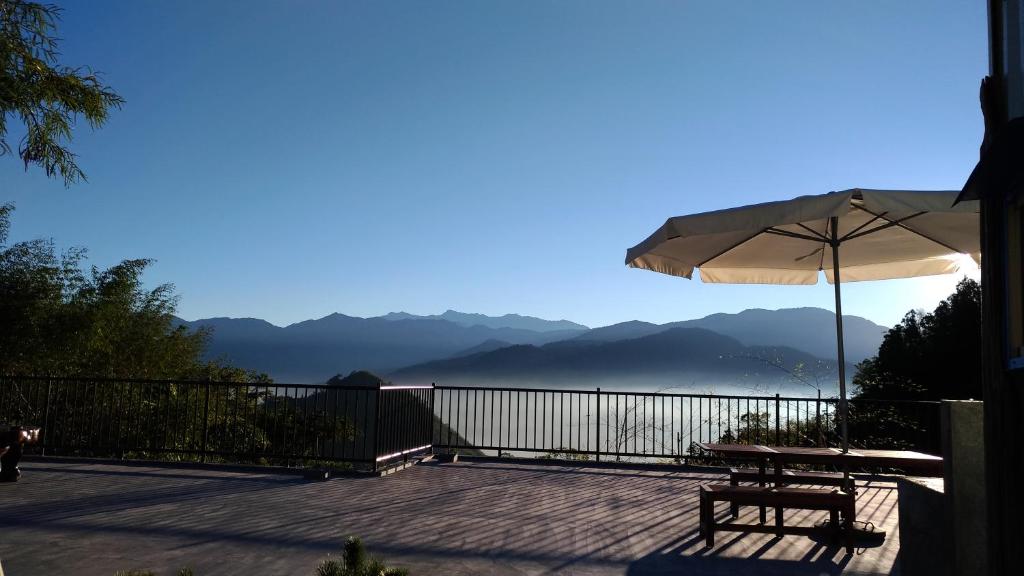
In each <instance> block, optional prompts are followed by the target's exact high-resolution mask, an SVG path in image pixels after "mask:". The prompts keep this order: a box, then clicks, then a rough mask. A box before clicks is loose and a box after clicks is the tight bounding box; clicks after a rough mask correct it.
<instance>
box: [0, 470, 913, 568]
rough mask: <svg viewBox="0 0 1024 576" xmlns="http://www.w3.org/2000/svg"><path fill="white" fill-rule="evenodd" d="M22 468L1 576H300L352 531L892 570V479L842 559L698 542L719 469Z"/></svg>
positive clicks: (518, 552) (409, 538) (443, 557)
mask: <svg viewBox="0 0 1024 576" xmlns="http://www.w3.org/2000/svg"><path fill="white" fill-rule="evenodd" d="M22 469H23V470H24V472H25V476H24V477H23V479H22V481H21V482H19V483H17V484H0V529H2V531H3V537H2V538H0V560H2V562H3V568H4V570H5V571H6V574H7V576H29V575H36V574H40V575H65V574H66V575H71V574H74V575H76V576H90V575H103V576H113V574H114V572H115V571H117V570H125V569H129V568H147V569H152V570H155V571H157V572H158V573H159V574H162V575H167V574H173V572H174V571H175V570H176V569H177V568H178V567H181V566H184V565H188V566H190V567H192V568H193V569H194V570H195V572H196V575H197V576H207V575H216V574H252V575H263V574H267V575H307V574H312V573H313V570H314V568H315V566H316V564H317V562H318V561H319V560H321V559H323V558H324V557H326V556H327V555H328V554H330V553H335V552H337V550H338V549H339V547H340V544H341V542H342V540H343V538H344V537H345V536H347V535H349V534H357V535H360V536H362V538H363V539H364V541H365V542H366V543H367V544H368V546H369V548H370V550H371V553H375V554H379V555H382V556H384V557H385V558H386V559H387V560H388V561H389V562H390V563H391V564H395V565H400V566H407V567H409V568H411V569H412V573H413V574H414V575H423V574H465V575H469V574H472V575H483V574H548V573H559V574H563V573H564V574H595V575H597V574H601V575H604V574H629V575H637V574H687V575H702V574H810V575H814V576H818V575H820V574H840V573H842V574H889V573H890V572H891V571H892V570H893V568H894V564H895V563H896V555H897V552H898V551H899V535H898V531H897V506H896V488H895V484H892V483H888V482H871V483H869V484H867V485H866V487H865V489H863V490H861V491H860V494H859V498H858V514H859V517H860V519H862V520H868V521H871V522H874V523H875V524H876V525H877V526H879V527H880V528H882V529H884V530H887V531H888V538H887V539H886V540H885V542H884V543H883V544H882V545H881V546H876V547H871V548H866V549H858V551H857V554H855V555H853V556H845V555H844V552H843V550H842V549H841V548H838V547H830V546H827V545H825V544H822V543H818V542H815V541H814V540H811V539H809V538H807V537H803V536H786V537H784V538H782V539H780V540H776V539H773V538H772V537H771V536H770V535H762V534H738V533H722V534H720V535H718V543H717V546H716V547H715V548H714V549H712V550H705V549H704V545H703V542H702V541H701V540H700V539H699V538H698V536H697V486H698V485H700V484H701V483H705V482H709V481H713V480H716V479H719V478H721V475H718V474H714V473H709V472H707V471H680V470H671V471H670V470H664V471H651V470H636V469H611V468H597V467H586V466H582V467H571V466H546V465H537V464H523V463H518V464H516V463H511V462H510V463H504V462H462V461H460V462H458V463H454V464H438V463H431V464H421V465H418V466H415V467H413V468H410V469H407V470H404V471H402V472H399V473H397V474H394V475H392V476H387V477H383V478H334V479H331V480H328V481H326V482H310V481H305V480H303V479H301V478H299V477H295V476H288V475H275V474H254V473H241V472H228V471H223V470H216V471H210V470H195V469H181V468H166V467H139V466H117V465H107V464H73V463H58V462H52V461H44V462H29V463H26V464H25V465H23V466H22ZM721 512H723V513H724V512H725V509H724V505H722V508H721ZM756 514H757V512H756V509H749V510H747V511H746V512H745V513H744V518H743V520H746V521H750V520H751V519H752V518H753V517H754V516H756ZM796 514H801V513H799V512H797V513H794V519H796V518H795V515H796ZM803 514H804V515H805V516H806V517H805V518H804V521H805V522H813V521H815V520H817V519H820V518H821V517H823V516H825V513H809V512H808V513H803Z"/></svg>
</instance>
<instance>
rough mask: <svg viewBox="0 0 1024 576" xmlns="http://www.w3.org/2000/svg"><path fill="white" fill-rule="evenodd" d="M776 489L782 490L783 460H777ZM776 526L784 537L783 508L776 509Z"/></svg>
mask: <svg viewBox="0 0 1024 576" xmlns="http://www.w3.org/2000/svg"><path fill="white" fill-rule="evenodd" d="M775 487H776V488H782V458H775ZM775 526H776V527H777V528H778V529H779V536H782V507H781V506H778V507H776V508H775Z"/></svg>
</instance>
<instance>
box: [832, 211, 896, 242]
mask: <svg viewBox="0 0 1024 576" xmlns="http://www.w3.org/2000/svg"><path fill="white" fill-rule="evenodd" d="M885 214H888V212H882V214H881V215H879V216H875V217H874V218H872V219H871V220H868V221H867V222H865V223H863V224H861V225H860V226H857V227H856V228H854V229H853V230H850V231H849V232H847V233H846V236H843V237H842V238H840V239H839V241H840V242H842V241H844V240H847V239H848V238H850V237H852V236H854V235H855V234H856V233H857V232H860V231H861V230H863V229H865V228H867V227H868V226H870V225H871V224H872V223H874V222H877V221H878V220H879V219H880V218H881V217H882V216H884V215H885Z"/></svg>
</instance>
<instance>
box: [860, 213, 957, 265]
mask: <svg viewBox="0 0 1024 576" xmlns="http://www.w3.org/2000/svg"><path fill="white" fill-rule="evenodd" d="M857 208H858V209H860V210H863V211H865V212H867V213H868V214H871V215H872V216H877V217H879V218H881V219H882V220H885V221H886V222H888V224H885V225H883V226H879V227H878V228H872V229H871V230H866V231H864V232H861V233H860V234H857V235H856V236H852V237H846V238H843V240H852V239H853V238H858V237H860V236H865V235H867V234H871V233H872V232H877V231H879V230H882V229H883V228H891V227H893V226H898V227H900V228H902V229H904V230H906V231H907V232H910V233H912V234H917V235H918V236H920V237H921V238H924V239H925V240H931V241H932V242H935V243H936V244H938V245H939V246H942V247H943V248H946V249H947V250H951V251H953V252H956V253H957V254H960V253H962V252H963V250H960V249H957V248H954V247H952V246H950V245H949V244H946V243H945V242H943V241H941V240H936V239H935V238H932V237H931V236H929V235H927V234H924V233H921V232H918V231H917V230H914V229H913V228H910V227H908V226H905V225H904V224H903V223H904V222H906V221H907V220H910V219H911V218H916V217H918V216H920V215H922V214H925V212H918V213H917V214H911V215H910V216H907V217H906V218H900V219H899V220H890V219H889V218H886V217H885V214H875V213H874V212H872V211H871V210H868V209H867V208H864V207H862V206H857Z"/></svg>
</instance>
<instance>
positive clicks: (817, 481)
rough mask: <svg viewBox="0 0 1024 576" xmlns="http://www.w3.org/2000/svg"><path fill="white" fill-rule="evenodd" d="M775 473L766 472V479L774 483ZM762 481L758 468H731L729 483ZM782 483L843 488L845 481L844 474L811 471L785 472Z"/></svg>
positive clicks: (783, 472)
mask: <svg viewBox="0 0 1024 576" xmlns="http://www.w3.org/2000/svg"><path fill="white" fill-rule="evenodd" d="M774 478H775V473H774V472H773V471H771V470H768V471H766V472H765V479H766V480H767V481H769V482H771V481H773V480H774ZM760 479H761V476H760V473H759V472H758V470H757V468H730V469H729V482H730V483H732V484H735V483H736V482H757V481H759V480H760ZM782 481H783V482H784V483H786V484H813V485H817V486H837V487H840V488H841V487H842V486H843V482H845V479H844V478H843V473H842V472H815V471H810V470H783V471H782Z"/></svg>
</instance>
